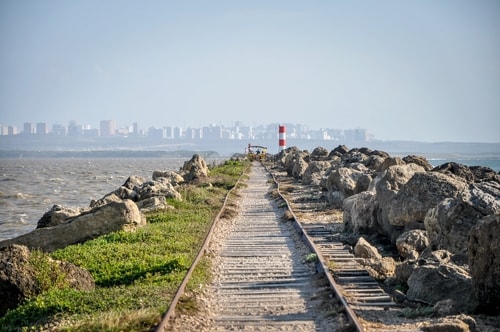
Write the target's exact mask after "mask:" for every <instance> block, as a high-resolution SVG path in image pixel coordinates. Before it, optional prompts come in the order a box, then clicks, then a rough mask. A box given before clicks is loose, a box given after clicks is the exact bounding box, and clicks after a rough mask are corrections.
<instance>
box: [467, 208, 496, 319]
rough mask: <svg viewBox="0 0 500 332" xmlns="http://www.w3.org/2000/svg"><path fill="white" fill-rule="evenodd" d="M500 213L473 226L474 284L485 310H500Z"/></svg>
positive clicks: (471, 248)
mask: <svg viewBox="0 0 500 332" xmlns="http://www.w3.org/2000/svg"><path fill="white" fill-rule="evenodd" d="M499 234H500V214H496V215H492V216H487V217H484V218H483V219H481V220H479V221H478V222H477V224H476V225H475V226H474V227H473V228H472V229H471V232H470V237H469V241H468V249H469V251H468V253H469V266H470V271H471V276H472V284H473V285H474V289H475V292H476V294H477V297H478V299H479V301H480V305H481V309H482V310H485V311H487V312H488V313H491V314H497V315H498V314H499V313H500V237H499V236H498V235H499Z"/></svg>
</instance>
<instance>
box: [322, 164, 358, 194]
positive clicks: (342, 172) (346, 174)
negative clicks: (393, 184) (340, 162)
mask: <svg viewBox="0 0 500 332" xmlns="http://www.w3.org/2000/svg"><path fill="white" fill-rule="evenodd" d="M360 179H361V181H362V184H366V176H365V173H364V172H363V171H360V170H356V169H352V168H347V167H340V168H339V169H337V170H335V171H333V172H331V173H330V175H329V176H328V182H327V186H328V187H327V189H328V191H340V192H342V193H343V194H344V195H345V196H346V197H349V196H352V195H354V194H357V193H360V192H362V191H363V190H366V189H368V186H363V185H360V184H358V183H359V182H360Z"/></svg>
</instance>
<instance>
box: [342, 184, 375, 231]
mask: <svg viewBox="0 0 500 332" xmlns="http://www.w3.org/2000/svg"><path fill="white" fill-rule="evenodd" d="M342 210H343V222H344V225H345V227H346V229H349V230H352V231H353V232H354V233H355V234H362V233H380V234H382V229H381V228H380V226H379V224H378V222H377V210H378V200H377V195H376V194H375V193H374V192H370V191H364V192H362V193H359V194H356V195H353V196H351V197H348V198H346V199H344V201H343V206H342Z"/></svg>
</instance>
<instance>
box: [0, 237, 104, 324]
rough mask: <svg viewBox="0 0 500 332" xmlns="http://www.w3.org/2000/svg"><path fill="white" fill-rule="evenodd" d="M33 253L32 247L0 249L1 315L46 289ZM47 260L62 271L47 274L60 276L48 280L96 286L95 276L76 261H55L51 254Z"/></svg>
mask: <svg viewBox="0 0 500 332" xmlns="http://www.w3.org/2000/svg"><path fill="white" fill-rule="evenodd" d="M30 256H31V253H30V251H29V249H28V248H27V247H25V246H21V245H16V244H14V245H12V246H8V247H5V248H2V249H0V298H2V301H0V317H1V316H3V315H4V314H5V313H6V311H7V310H8V309H14V308H16V307H17V306H18V305H19V304H21V303H22V302H23V301H24V300H25V299H27V298H29V297H32V296H36V295H38V294H39V293H40V292H41V291H43V289H42V288H41V286H42V285H41V284H40V283H39V281H38V279H37V275H36V269H35V268H34V266H33V265H32V264H31V263H30ZM46 259H47V264H51V268H52V269H53V270H54V271H58V273H52V274H50V275H49V276H45V277H49V278H53V279H54V278H57V280H48V281H47V282H52V283H55V282H57V283H60V284H65V285H67V286H68V287H71V288H75V289H80V290H91V289H93V288H94V287H95V283H94V279H93V278H92V275H91V274H90V273H89V272H88V271H87V270H85V269H83V268H81V267H78V266H76V265H74V264H72V263H68V262H62V261H56V260H52V259H50V258H49V257H46ZM61 278H62V279H61ZM52 283H51V284H52Z"/></svg>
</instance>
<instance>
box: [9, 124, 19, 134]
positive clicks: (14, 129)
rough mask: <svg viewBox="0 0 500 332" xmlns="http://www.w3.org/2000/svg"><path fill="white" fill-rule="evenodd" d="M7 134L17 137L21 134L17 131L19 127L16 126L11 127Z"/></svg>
mask: <svg viewBox="0 0 500 332" xmlns="http://www.w3.org/2000/svg"><path fill="white" fill-rule="evenodd" d="M7 134H8V135H17V134H19V132H18V131H17V127H14V126H9V127H8V129H7Z"/></svg>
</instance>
